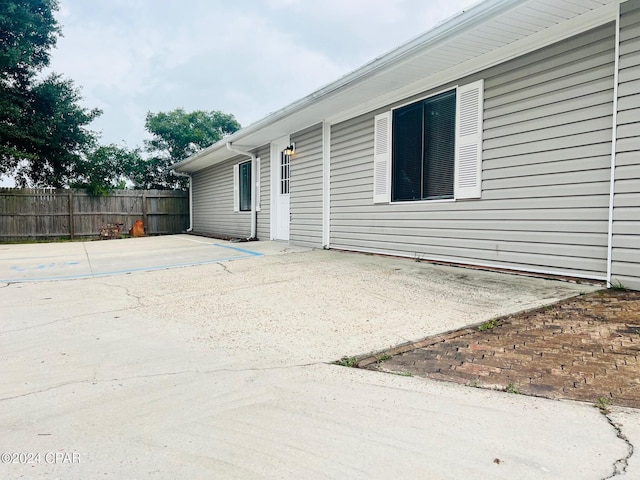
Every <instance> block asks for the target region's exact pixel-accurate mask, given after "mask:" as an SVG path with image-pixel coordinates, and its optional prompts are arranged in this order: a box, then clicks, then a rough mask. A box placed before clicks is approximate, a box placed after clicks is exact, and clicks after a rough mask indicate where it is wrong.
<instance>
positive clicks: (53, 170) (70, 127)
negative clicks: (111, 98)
mask: <svg viewBox="0 0 640 480" xmlns="http://www.w3.org/2000/svg"><path fill="white" fill-rule="evenodd" d="M57 8H58V3H57V0H2V1H0V40H1V41H0V174H2V175H6V174H15V175H16V182H17V183H18V185H19V186H26V185H28V184H32V185H34V186H54V187H62V186H64V185H65V184H66V182H67V181H68V180H69V178H70V177H69V176H70V173H71V169H72V166H73V164H74V163H75V162H76V161H78V159H79V158H80V155H81V154H82V152H83V151H85V150H86V149H88V148H91V147H92V146H93V145H94V144H95V142H96V135H95V133H93V132H91V131H89V130H88V129H87V128H86V126H87V125H88V124H89V123H91V122H92V121H93V120H94V119H95V118H96V117H97V116H99V115H100V113H101V112H100V111H99V110H97V109H93V110H88V109H85V108H83V107H81V106H80V105H79V102H80V101H81V100H82V97H81V96H80V93H79V90H78V89H77V88H76V87H75V86H74V84H73V82H72V81H71V80H68V79H63V78H62V77H61V76H59V75H55V74H52V75H50V76H48V77H46V78H44V79H40V78H38V74H39V73H40V72H41V70H42V69H43V68H44V67H46V66H47V65H48V64H49V51H50V49H51V48H52V47H53V46H55V43H56V41H57V38H58V35H59V33H60V29H59V26H58V24H57V22H56V20H55V18H54V17H53V11H55V10H57Z"/></svg>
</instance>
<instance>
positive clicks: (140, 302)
mask: <svg viewBox="0 0 640 480" xmlns="http://www.w3.org/2000/svg"><path fill="white" fill-rule="evenodd" d="M98 285H104V286H105V287H115V288H120V289H122V290H124V294H125V296H127V297H129V298H135V300H136V304H137V305H135V306H134V307H129V308H137V307H144V306H145V305H144V304H143V303H142V297H141V296H139V295H135V294H133V293H131V291H130V290H129V288H128V287H125V286H124V285H117V284H113V283H105V282H101V283H98Z"/></svg>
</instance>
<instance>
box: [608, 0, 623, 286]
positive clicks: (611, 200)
mask: <svg viewBox="0 0 640 480" xmlns="http://www.w3.org/2000/svg"><path fill="white" fill-rule="evenodd" d="M620 5H621V2H620V1H618V15H617V17H616V51H615V71H614V74H613V127H612V134H611V180H609V182H610V184H609V227H608V236H607V287H611V277H612V273H613V272H612V263H613V258H612V257H613V207H614V200H615V195H616V155H617V146H616V142H617V140H618V83H619V75H620V16H621V15H622V12H621V7H620Z"/></svg>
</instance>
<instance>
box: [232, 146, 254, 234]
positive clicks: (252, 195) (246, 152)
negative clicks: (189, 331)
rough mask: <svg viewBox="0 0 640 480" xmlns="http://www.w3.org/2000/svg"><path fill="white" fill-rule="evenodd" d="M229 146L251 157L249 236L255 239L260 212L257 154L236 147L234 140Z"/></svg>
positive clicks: (233, 150) (234, 150) (235, 151)
mask: <svg viewBox="0 0 640 480" xmlns="http://www.w3.org/2000/svg"><path fill="white" fill-rule="evenodd" d="M227 148H228V149H229V150H230V151H232V152H234V153H238V154H240V155H246V156H247V157H249V158H251V235H250V236H249V239H254V238H256V230H257V225H258V213H257V210H256V198H257V196H256V195H257V192H256V190H257V189H256V184H257V179H256V176H257V172H256V170H257V169H256V156H255V155H254V154H253V153H251V152H249V151H247V150H242V149H240V148H236V147H234V146H233V144H232V142H227Z"/></svg>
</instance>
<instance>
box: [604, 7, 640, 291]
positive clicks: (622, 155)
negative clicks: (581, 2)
mask: <svg viewBox="0 0 640 480" xmlns="http://www.w3.org/2000/svg"><path fill="white" fill-rule="evenodd" d="M620 26H621V30H620V75H619V82H620V83H619V97H618V141H617V145H616V147H617V157H616V183H615V185H616V189H615V192H616V195H615V203H614V211H613V215H614V216H613V218H614V224H613V233H614V236H613V251H612V264H611V268H612V281H613V282H621V283H622V284H623V285H625V286H627V287H629V288H634V289H640V88H639V85H638V84H639V82H638V79H639V78H640V5H639V4H638V2H627V3H624V4H622V18H621V25H620Z"/></svg>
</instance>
